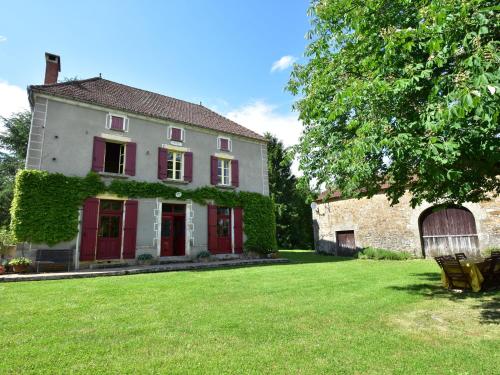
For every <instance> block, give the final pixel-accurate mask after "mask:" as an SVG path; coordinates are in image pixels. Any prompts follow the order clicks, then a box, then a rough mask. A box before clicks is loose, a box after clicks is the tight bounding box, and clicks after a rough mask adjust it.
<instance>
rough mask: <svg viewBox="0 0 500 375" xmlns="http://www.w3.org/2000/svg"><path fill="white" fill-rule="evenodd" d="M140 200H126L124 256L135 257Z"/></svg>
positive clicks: (125, 257) (127, 257)
mask: <svg viewBox="0 0 500 375" xmlns="http://www.w3.org/2000/svg"><path fill="white" fill-rule="evenodd" d="M138 207H139V202H137V201H133V200H129V201H125V225H124V226H123V258H124V259H134V258H135V247H136V240H137V209H138Z"/></svg>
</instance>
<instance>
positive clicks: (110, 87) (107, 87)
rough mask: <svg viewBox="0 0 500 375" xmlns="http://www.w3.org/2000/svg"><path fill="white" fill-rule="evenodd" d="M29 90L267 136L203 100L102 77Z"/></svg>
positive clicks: (167, 118) (233, 131) (208, 127)
mask: <svg viewBox="0 0 500 375" xmlns="http://www.w3.org/2000/svg"><path fill="white" fill-rule="evenodd" d="M28 90H29V91H32V92H35V93H43V94H47V95H53V96H57V97H61V98H66V99H71V100H75V101H79V102H84V103H89V104H96V105H100V106H103V107H107V108H113V109H118V110H122V111H125V112H132V113H136V114H140V115H143V116H149V117H154V118H158V119H162V120H171V121H175V122H180V123H184V124H189V125H194V126H199V127H201V128H206V129H212V130H215V131H219V132H225V133H230V134H236V135H240V136H243V137H248V138H253V139H257V140H265V138H264V137H263V136H261V135H260V134H257V133H255V132H253V131H251V130H250V129H247V128H245V127H244V126H241V125H239V124H237V123H235V122H234V121H231V120H229V119H227V118H225V117H223V116H221V115H219V114H217V113H215V112H214V111H212V110H210V109H208V108H206V107H204V106H202V105H201V104H193V103H189V102H186V101H183V100H179V99H175V98H171V97H169V96H165V95H161V94H156V93H154V92H150V91H145V90H141V89H137V88H135V87H130V86H126V85H122V84H120V83H116V82H112V81H108V80H106V79H103V78H100V77H95V78H90V79H85V80H77V81H69V82H64V83H55V84H51V85H38V86H29V88H28Z"/></svg>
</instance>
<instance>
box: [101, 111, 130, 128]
mask: <svg viewBox="0 0 500 375" xmlns="http://www.w3.org/2000/svg"><path fill="white" fill-rule="evenodd" d="M128 123H129V121H128V118H127V117H125V116H120V115H114V114H111V113H109V114H108V115H107V116H106V129H111V130H116V131H120V132H128Z"/></svg>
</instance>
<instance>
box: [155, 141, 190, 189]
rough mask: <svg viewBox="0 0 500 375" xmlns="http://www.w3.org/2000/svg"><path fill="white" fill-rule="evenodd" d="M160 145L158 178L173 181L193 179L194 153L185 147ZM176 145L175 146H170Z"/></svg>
mask: <svg viewBox="0 0 500 375" xmlns="http://www.w3.org/2000/svg"><path fill="white" fill-rule="evenodd" d="M168 147H169V145H162V146H161V147H158V178H159V179H160V180H171V181H184V182H192V181H193V153H192V152H191V151H189V150H188V149H185V148H183V147H175V148H170V149H169V148H168ZM170 147H174V146H170Z"/></svg>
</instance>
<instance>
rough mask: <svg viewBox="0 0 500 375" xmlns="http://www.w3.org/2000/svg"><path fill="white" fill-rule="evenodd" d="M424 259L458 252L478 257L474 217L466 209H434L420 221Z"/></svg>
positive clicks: (425, 212) (426, 212) (423, 215)
mask: <svg viewBox="0 0 500 375" xmlns="http://www.w3.org/2000/svg"><path fill="white" fill-rule="evenodd" d="M420 233H421V237H422V246H423V255H424V256H425V257H435V256H439V255H453V254H455V253H458V252H462V253H465V254H467V255H469V256H473V255H479V240H478V237H477V232H476V222H475V220H474V215H472V213H471V212H470V211H469V210H467V209H466V208H463V207H444V208H443V207H432V208H429V209H427V210H426V211H424V212H423V213H422V215H421V218H420Z"/></svg>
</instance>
